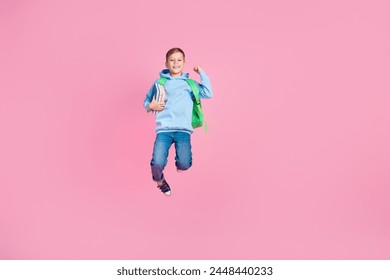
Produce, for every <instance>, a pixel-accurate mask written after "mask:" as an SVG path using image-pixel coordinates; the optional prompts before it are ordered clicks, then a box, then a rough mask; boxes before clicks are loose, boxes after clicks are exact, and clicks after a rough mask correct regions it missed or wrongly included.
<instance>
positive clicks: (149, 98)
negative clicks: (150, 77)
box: [144, 84, 154, 112]
mask: <svg viewBox="0 0 390 280" xmlns="http://www.w3.org/2000/svg"><path fill="white" fill-rule="evenodd" d="M153 90H154V84H153V85H152V87H151V88H150V90H149V91H148V93H147V94H146V97H145V100H144V108H145V109H146V112H150V111H152V110H150V108H149V103H150V102H152V98H153Z"/></svg>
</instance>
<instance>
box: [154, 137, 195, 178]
mask: <svg viewBox="0 0 390 280" xmlns="http://www.w3.org/2000/svg"><path fill="white" fill-rule="evenodd" d="M172 144H175V150H176V157H175V161H176V168H177V169H178V170H187V169H188V168H190V167H191V165H192V152H191V134H189V133H186V132H180V131H176V132H160V133H157V136H156V140H155V141H154V147H153V156H152V160H151V162H150V166H151V168H152V177H153V180H154V181H161V180H162V179H164V174H163V170H164V168H165V166H166V165H167V162H168V151H169V148H170V147H171V145H172Z"/></svg>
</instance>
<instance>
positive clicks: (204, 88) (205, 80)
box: [198, 71, 213, 98]
mask: <svg viewBox="0 0 390 280" xmlns="http://www.w3.org/2000/svg"><path fill="white" fill-rule="evenodd" d="M198 88H199V96H200V98H211V97H213V90H212V88H211V83H210V79H209V77H208V76H207V75H206V73H205V72H204V71H202V72H200V84H199V83H198Z"/></svg>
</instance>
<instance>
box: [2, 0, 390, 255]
mask: <svg viewBox="0 0 390 280" xmlns="http://www.w3.org/2000/svg"><path fill="white" fill-rule="evenodd" d="M389 9H390V3H389V2H388V1H385V0H383V1H380V0H373V1H352V0H351V1H346V0H342V1H336V0H331V1H310V0H298V1H287V0H278V1H256V0H251V1H250V0H240V1H238V0H237V1H233V0H230V1H228V0H225V1H222V0H218V1H206V0H199V1H196V2H193V1H181V2H178V3H175V4H171V3H170V2H169V1H150V0H148V1H124V0H122V1H107V0H94V1H92V0H78V1H75V0H74V1H65V0H59V1H49V0H42V1H27V0H1V1H0V38H1V44H0V79H1V81H0V133H1V137H0V227H1V229H0V258H1V259H389V258H390V219H389V215H390V203H389V196H390V189H389V187H390V172H389V170H390V130H389V122H390V110H389V103H390V96H389V92H390V83H389V75H390V52H389V49H390V30H389V26H390V17H389ZM174 46H179V47H181V48H183V49H184V50H185V51H186V54H187V66H186V70H187V71H188V72H190V75H191V77H192V78H195V79H197V80H198V79H199V77H198V76H197V75H196V74H195V73H194V72H193V71H192V67H193V66H194V65H196V64H200V65H202V67H203V68H204V70H205V71H206V73H207V74H208V75H209V76H210V78H211V81H212V85H213V89H214V94H215V96H214V98H213V99H211V100H205V101H204V102H203V106H204V110H205V113H206V118H207V121H208V124H209V133H205V132H204V131H203V130H202V129H198V130H197V131H196V132H195V133H194V134H193V152H194V165H193V167H192V169H191V170H190V171H188V172H186V173H183V174H177V173H176V172H175V170H174V161H173V154H174V153H173V150H171V155H170V159H169V163H168V167H167V170H166V176H167V178H168V179H169V182H170V184H171V185H172V187H173V195H172V197H170V198H167V197H164V196H163V195H162V194H161V193H160V192H159V191H158V190H157V189H156V188H155V185H154V184H153V182H152V181H151V174H150V167H149V162H150V157H151V152H152V145H153V141H154V137H155V135H154V120H153V116H152V115H150V114H146V113H145V110H144V109H143V107H142V104H143V99H144V97H145V94H146V92H147V90H148V89H149V87H150V86H151V84H152V82H153V81H154V80H155V79H156V78H157V77H158V76H157V75H158V72H159V71H160V70H161V69H162V68H163V67H164V56H165V53H166V51H167V50H168V49H169V48H171V47H174Z"/></svg>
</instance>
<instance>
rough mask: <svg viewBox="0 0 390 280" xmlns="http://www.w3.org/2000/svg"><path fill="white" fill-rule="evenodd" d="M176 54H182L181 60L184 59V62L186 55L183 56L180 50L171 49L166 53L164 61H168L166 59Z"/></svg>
mask: <svg viewBox="0 0 390 280" xmlns="http://www.w3.org/2000/svg"><path fill="white" fill-rule="evenodd" d="M176 52H180V53H182V54H183V59H184V60H185V59H186V55H185V54H184V52H183V50H182V49H181V48H172V49H170V50H169V51H168V52H167V54H166V55H165V61H168V58H169V57H170V56H171V55H172V54H174V53H176Z"/></svg>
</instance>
